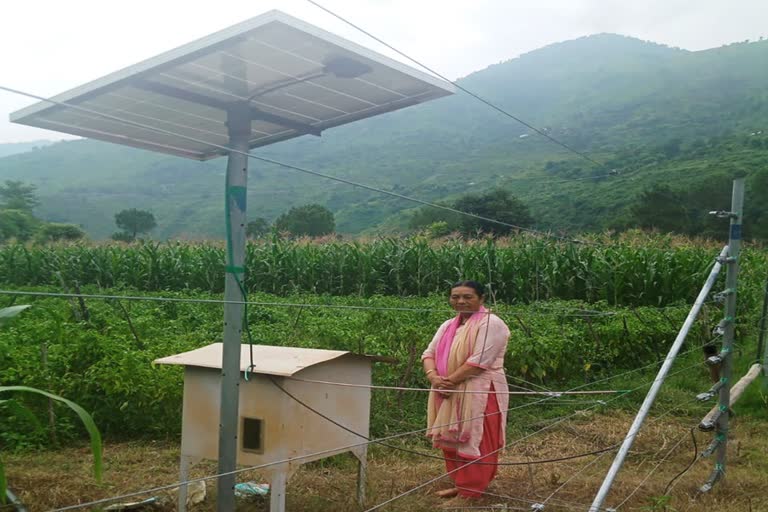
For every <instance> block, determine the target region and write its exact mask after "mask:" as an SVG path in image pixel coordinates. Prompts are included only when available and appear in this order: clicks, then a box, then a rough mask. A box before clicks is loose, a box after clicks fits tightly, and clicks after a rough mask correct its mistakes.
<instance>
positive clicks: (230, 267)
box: [224, 265, 245, 274]
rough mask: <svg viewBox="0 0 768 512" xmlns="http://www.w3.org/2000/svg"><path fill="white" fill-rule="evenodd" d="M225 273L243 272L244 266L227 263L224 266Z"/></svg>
mask: <svg viewBox="0 0 768 512" xmlns="http://www.w3.org/2000/svg"><path fill="white" fill-rule="evenodd" d="M224 269H225V270H226V272H227V274H244V273H245V267H235V266H233V265H227V266H226V267H224Z"/></svg>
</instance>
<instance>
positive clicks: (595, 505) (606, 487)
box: [589, 247, 728, 512]
mask: <svg viewBox="0 0 768 512" xmlns="http://www.w3.org/2000/svg"><path fill="white" fill-rule="evenodd" d="M727 253H728V247H724V248H723V250H722V251H721V252H720V256H719V257H718V258H717V261H716V262H715V265H714V267H712V271H711V272H710V273H709V277H707V280H706V282H705V283H704V286H703V287H702V288H701V291H700V292H699V295H698V297H696V302H694V303H693V306H692V307H691V311H690V312H689V313H688V317H686V319H685V322H684V323H683V326H682V327H681V328H680V332H678V333H677V337H676V338H675V342H674V343H673V344H672V347H671V348H670V349H669V353H668V354H667V357H666V359H664V364H662V365H661V369H659V373H658V374H657V375H656V379H654V381H653V384H652V385H651V389H649V390H648V394H647V395H646V396H645V400H643V404H642V405H641V406H640V410H639V411H638V413H637V416H635V421H633V422H632V426H631V427H630V428H629V431H628V432H627V435H626V436H625V437H624V441H623V442H622V443H621V447H620V448H619V452H618V453H617V454H616V457H615V458H614V459H613V464H611V467H610V469H609V470H608V473H607V474H606V475H605V479H604V480H603V483H602V485H601V486H600V489H599V490H598V491H597V494H596V495H595V499H594V501H593V502H592V505H591V506H590V507H589V511H590V512H598V511H599V510H600V508H601V507H602V505H603V502H604V501H605V498H606V497H607V496H608V492H609V491H610V490H611V485H613V481H614V480H615V479H616V475H617V474H618V473H619V470H620V469H621V466H622V464H624V459H625V458H626V457H627V454H628V453H629V449H630V448H631V447H632V443H634V442H635V438H636V437H637V434H638V433H639V432H640V427H641V426H642V425H643V422H644V421H645V417H646V416H647V415H648V412H649V411H650V409H651V406H652V405H653V402H654V400H655V399H656V395H657V394H658V392H659V389H660V388H661V385H662V384H663V383H664V379H665V378H666V377H667V373H669V369H670V368H671V367H672V363H674V361H675V357H677V353H678V352H679V351H680V347H682V345H683V342H684V341H685V337H686V336H687V335H688V331H689V330H690V329H691V326H692V325H693V322H694V321H695V320H696V317H697V316H698V314H699V311H701V307H702V306H703V305H704V301H706V300H707V296H708V295H709V292H710V290H711V289H712V286H713V285H714V284H715V280H716V279H717V275H718V274H719V273H720V268H721V266H722V264H721V260H724V259H725V256H726V255H727Z"/></svg>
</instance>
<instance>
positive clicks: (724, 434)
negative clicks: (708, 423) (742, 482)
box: [701, 178, 744, 492]
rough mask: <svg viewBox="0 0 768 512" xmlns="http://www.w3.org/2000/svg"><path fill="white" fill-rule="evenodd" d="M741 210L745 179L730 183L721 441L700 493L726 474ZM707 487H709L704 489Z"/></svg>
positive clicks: (717, 430)
mask: <svg viewBox="0 0 768 512" xmlns="http://www.w3.org/2000/svg"><path fill="white" fill-rule="evenodd" d="M743 210H744V178H737V179H735V180H733V193H732V194H731V216H730V217H731V228H730V232H729V235H728V261H727V265H728V266H727V267H726V274H725V287H726V288H727V289H729V290H732V291H733V293H729V294H728V295H727V296H726V298H725V320H726V323H725V332H724V333H723V349H722V352H721V354H722V355H723V362H722V364H721V365H720V378H721V379H722V380H723V382H724V385H723V386H721V387H720V391H719V393H720V395H719V396H720V398H719V400H718V402H719V405H718V408H719V410H720V416H719V418H718V420H717V427H716V436H717V438H718V439H721V442H720V444H719V445H718V446H717V456H716V460H715V469H714V472H713V473H712V476H711V477H710V480H709V481H708V482H707V484H705V485H704V487H702V489H701V490H702V492H706V491H708V490H709V489H710V488H711V487H712V485H713V484H715V483H717V481H718V480H719V479H720V478H722V477H723V476H724V475H725V462H726V451H727V449H728V419H729V416H730V407H731V374H732V372H733V340H734V337H735V333H736V283H737V277H738V274H739V253H740V252H741V220H742V215H743ZM707 486H709V487H708V488H707Z"/></svg>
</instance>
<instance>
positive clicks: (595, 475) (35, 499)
mask: <svg viewBox="0 0 768 512" xmlns="http://www.w3.org/2000/svg"><path fill="white" fill-rule="evenodd" d="M697 419H698V418H697V417H693V416H691V417H687V418H673V417H670V416H665V417H664V418H661V419H660V420H657V421H651V422H650V423H649V424H648V425H647V428H644V429H643V431H642V433H641V435H640V436H639V437H638V440H637V442H636V444H635V446H634V448H633V450H632V452H631V454H630V456H629V458H628V460H627V463H626V464H625V466H624V468H623V469H622V471H621V473H620V474H619V477H618V479H617V480H616V483H615V485H614V487H613V490H612V492H611V495H610V497H609V500H608V502H607V504H608V505H611V506H615V505H616V504H617V503H619V502H621V501H622V500H623V499H624V498H625V497H626V496H628V495H629V494H630V493H631V492H632V491H633V490H634V489H635V488H636V487H637V486H638V485H639V484H640V483H641V482H642V480H643V479H644V478H645V477H646V475H647V474H648V472H649V471H651V469H652V468H654V467H655V466H656V464H658V463H659V462H660V461H661V460H662V459H663V458H665V457H667V455H668V457H667V458H666V461H664V462H663V463H662V464H661V465H660V466H659V468H658V470H657V471H656V472H655V473H654V474H653V476H652V478H650V479H648V481H647V483H646V484H645V485H644V486H643V487H642V488H641V489H640V490H639V491H638V492H637V493H636V494H635V495H634V496H633V497H632V498H631V499H630V500H629V501H628V502H627V503H626V504H625V505H624V506H623V507H622V508H623V509H625V510H631V509H637V508H638V507H649V508H645V510H653V511H655V510H665V509H664V508H661V507H662V506H661V505H659V504H657V505H653V503H660V502H662V501H663V500H659V497H660V496H663V494H664V488H665V486H666V485H667V483H668V482H669V481H670V480H671V479H672V478H673V477H674V476H675V475H676V474H678V473H679V472H680V471H682V470H683V469H684V468H685V467H686V466H687V465H688V464H689V462H690V461H691V457H692V455H693V448H692V444H691V440H690V435H689V429H690V426H691V425H692V424H695V423H696V421H697ZM631 420H632V416H631V415H630V414H626V413H620V414H611V415H602V414H601V415H598V414H584V415H579V416H576V417H574V418H572V419H571V420H569V421H567V422H564V423H561V424H558V425H556V426H554V427H552V428H550V429H548V430H547V431H545V432H542V433H541V434H539V435H537V436H533V437H531V438H529V439H527V440H525V441H524V442H522V443H520V444H516V445H514V446H513V447H511V448H509V449H508V450H507V451H506V453H505V454H504V455H503V457H502V460H503V461H513V460H514V461H520V460H531V459H546V458H551V457H561V456H563V455H564V454H573V453H581V452H587V451H590V450H595V449H598V448H601V447H604V446H606V445H610V444H613V443H616V442H618V441H619V440H620V439H621V438H622V437H623V435H624V434H625V432H626V429H627V427H628V425H629V424H630V422H631ZM651 420H653V418H651ZM514 421H515V419H514V418H512V419H511V422H512V423H514ZM731 435H732V437H731V442H730V443H729V453H728V466H727V470H728V478H727V480H725V481H723V482H721V483H720V484H718V485H717V486H716V488H715V489H714V490H713V491H712V492H711V493H709V494H707V495H700V494H699V493H698V491H697V488H698V486H700V485H701V484H702V483H703V482H704V481H705V480H706V478H707V476H708V475H709V472H710V471H711V469H712V462H711V461H710V460H699V461H698V462H697V463H696V464H694V466H693V467H692V468H691V470H690V471H689V472H687V473H686V474H685V475H684V476H682V477H681V478H680V479H679V481H678V482H677V484H676V486H675V487H674V488H673V490H672V492H671V493H670V494H671V499H670V501H669V506H670V507H672V508H667V509H666V510H669V511H671V510H677V511H680V512H683V511H685V512H688V511H690V512H694V511H705V510H720V511H724V512H736V511H739V512H741V511H746V510H754V511H759V510H768V496H766V495H765V492H764V490H765V484H766V475H768V459H766V457H765V453H768V434H767V433H766V432H765V429H764V423H761V422H760V421H758V420H754V419H751V418H747V419H742V420H737V421H736V422H735V425H734V428H733V430H732V432H731ZM513 436H515V434H512V433H511V434H510V438H511V439H516V438H517V437H513ZM518 437H519V436H518ZM696 437H697V439H698V445H699V451H701V449H702V447H703V446H705V445H706V444H707V443H708V442H709V439H710V435H708V434H702V433H698V432H697V433H696ZM678 441H680V444H679V445H676V443H678ZM178 456H179V448H178V443H176V442H173V441H145V442H140V441H133V442H127V443H112V444H109V443H108V444H107V445H106V446H105V479H104V482H103V483H102V484H97V483H95V482H94V481H93V480H92V479H91V478H89V476H90V471H91V467H90V462H89V453H88V449H87V447H85V446H78V447H70V448H65V449H60V450H56V451H46V452H33V453H24V454H12V455H10V456H8V457H7V466H8V470H9V479H10V484H11V487H12V489H14V490H15V491H17V494H18V495H19V497H20V498H21V500H22V501H23V502H24V503H25V504H26V505H27V507H28V508H29V509H30V510H49V509H51V508H55V507H61V506H67V505H72V504H76V503H83V502H87V501H91V500H97V499H101V498H105V497H109V496H113V495H118V494H122V493H129V492H133V491H136V490H140V489H146V488H151V487H156V486H161V485H166V484H171V483H173V482H175V481H176V480H177V478H178ZM612 457H613V455H612V453H609V454H607V455H605V456H602V457H598V458H597V461H596V462H595V463H594V464H592V465H589V466H588V464H589V463H590V462H593V461H595V457H587V458H582V459H576V460H571V461H567V462H560V463H551V464H542V465H533V466H505V467H501V468H500V471H499V475H498V477H497V478H496V480H495V481H494V482H493V483H492V485H491V487H490V488H489V489H488V491H489V492H490V493H493V494H496V495H498V496H488V497H486V498H483V499H481V500H477V501H472V502H465V501H463V500H461V501H458V500H457V501H455V502H454V503H453V505H455V506H456V507H462V506H466V505H469V506H490V505H496V504H507V505H508V506H509V507H510V508H511V509H512V510H514V509H515V508H514V507H518V508H520V507H522V508H524V509H528V508H529V507H530V505H531V503H532V502H540V501H542V500H543V499H546V497H547V496H549V495H550V494H551V493H552V492H553V491H555V490H556V489H557V488H558V487H560V486H561V485H563V484H564V483H565V482H566V480H567V479H568V478H570V477H571V476H572V475H573V474H574V473H575V472H577V471H582V472H581V473H580V474H579V475H578V476H577V477H575V478H574V479H573V480H571V481H569V482H568V483H567V485H565V486H564V487H563V489H562V490H561V491H559V492H558V493H557V494H556V495H555V496H554V497H553V498H552V500H551V501H550V502H549V503H548V506H547V510H554V511H558V510H563V511H565V510H572V509H575V508H578V509H579V510H586V508H587V505H588V504H589V503H590V502H591V499H592V497H593V495H594V493H595V491H596V489H597V488H598V486H599V484H600V482H601V480H602V478H603V476H604V474H605V471H606V469H607V467H608V465H609V464H610V462H611V460H612ZM215 471H216V466H215V463H213V462H202V463H199V464H198V465H196V466H194V468H193V471H192V474H193V476H194V477H202V476H205V475H209V474H212V473H215ZM442 472H443V465H442V463H441V462H440V461H439V460H435V459H426V458H420V457H418V456H415V455H409V454H403V453H400V452H393V451H392V450H389V449H383V448H378V447H373V448H372V449H371V451H370V453H369V469H368V480H367V493H368V500H367V503H366V507H371V506H373V505H375V504H377V503H381V502H383V501H385V500H387V499H389V498H392V497H394V496H396V495H397V494H399V493H402V492H405V491H407V490H409V489H411V488H413V487H415V486H417V485H419V484H421V483H423V482H425V481H428V480H430V479H432V478H434V477H437V476H439V475H440V474H441V473H442ZM356 474H357V471H356V463H355V462H354V459H352V457H351V456H344V455H341V456H337V457H334V458H333V459H327V460H324V461H319V462H315V463H311V464H308V465H305V466H302V467H301V468H300V469H299V470H298V471H297V473H296V474H295V475H294V476H293V477H292V479H291V480H290V482H289V485H288V498H287V500H288V507H287V509H288V510H301V511H315V510H317V511H323V510H333V511H335V512H347V511H348V512H359V511H360V510H361V508H360V507H359V506H358V505H357V503H356V501H355V489H356ZM268 478H269V475H268V474H266V473H262V472H258V471H254V472H250V473H244V474H242V475H240V476H239V477H238V479H239V480H240V481H245V480H254V481H257V482H264V481H268ZM446 486H447V481H446V480H442V481H441V482H439V483H436V484H434V485H430V486H427V487H425V488H423V489H420V490H418V491H416V492H414V493H412V494H410V495H408V496H406V497H404V498H402V499H399V500H397V501H395V502H394V503H392V504H391V505H389V506H387V507H386V510H390V511H393V512H398V511H402V512H405V511H409V512H421V511H424V512H426V511H431V510H435V509H436V508H437V507H439V506H441V505H443V504H445V502H444V501H441V500H440V499H439V498H436V497H434V496H433V495H432V492H433V491H435V490H437V489H440V488H444V487H446ZM207 492H208V496H207V497H206V499H205V501H204V502H202V503H200V504H198V505H195V506H193V507H191V508H190V510H192V511H196V512H204V511H213V510H215V503H216V500H215V492H216V490H215V484H214V482H213V481H209V482H208V484H207ZM156 495H158V496H162V497H163V498H164V500H165V505H164V506H163V508H162V509H163V510H169V511H170V510H175V504H174V499H173V496H172V494H171V493H157V494H156ZM145 497H146V496H145ZM135 500H136V498H134V499H128V500H124V501H135ZM654 507H655V508H654ZM237 510H239V511H248V512H256V511H266V510H268V501H267V500H266V499H258V500H256V501H241V502H239V504H238V508H237ZM363 510H364V509H363Z"/></svg>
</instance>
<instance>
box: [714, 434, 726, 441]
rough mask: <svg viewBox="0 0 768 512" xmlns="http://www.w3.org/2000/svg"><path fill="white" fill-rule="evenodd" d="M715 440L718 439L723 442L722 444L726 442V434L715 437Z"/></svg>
mask: <svg viewBox="0 0 768 512" xmlns="http://www.w3.org/2000/svg"><path fill="white" fill-rule="evenodd" d="M715 439H717V440H718V441H721V442H722V441H725V434H717V435H716V436H715Z"/></svg>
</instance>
